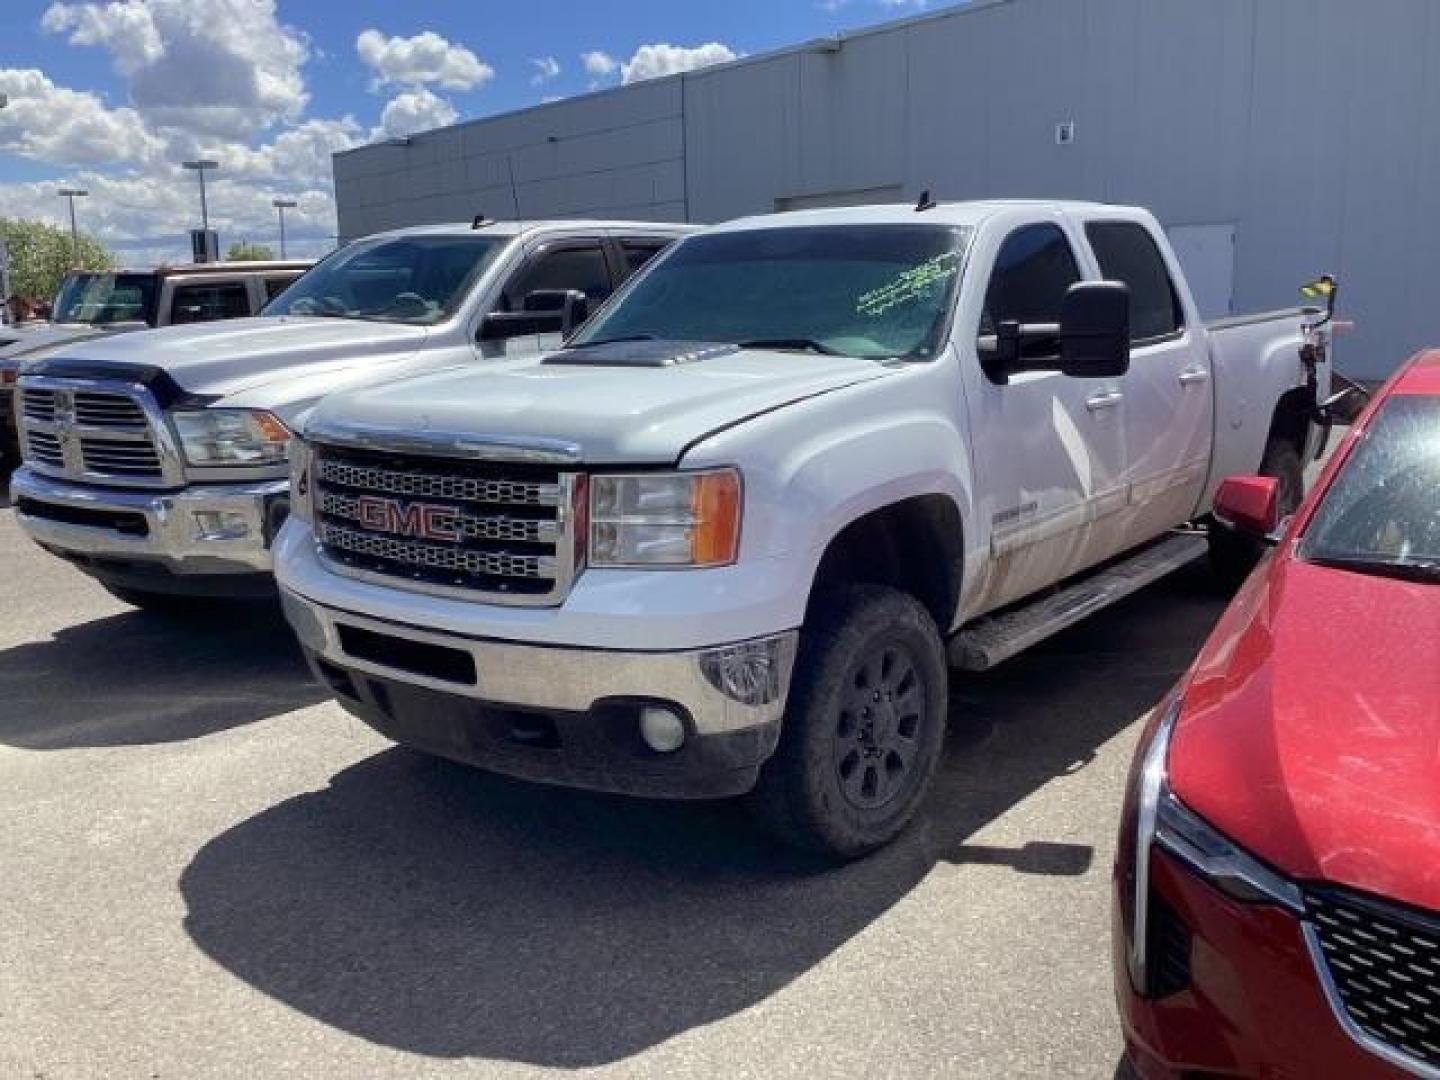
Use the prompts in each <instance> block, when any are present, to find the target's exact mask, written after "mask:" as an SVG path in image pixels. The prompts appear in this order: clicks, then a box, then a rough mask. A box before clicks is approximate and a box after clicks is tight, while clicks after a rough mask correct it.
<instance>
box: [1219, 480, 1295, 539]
mask: <svg viewBox="0 0 1440 1080" xmlns="http://www.w3.org/2000/svg"><path fill="white" fill-rule="evenodd" d="M1215 516H1216V518H1218V519H1219V520H1220V522H1221V524H1223V525H1228V526H1230V527H1231V528H1232V529H1237V530H1239V531H1240V532H1243V533H1249V534H1250V535H1252V536H1259V537H1268V536H1269V535H1270V534H1271V533H1273V532H1274V531H1275V530H1276V528H1277V527H1279V525H1280V481H1279V480H1276V479H1275V478H1274V477H1273V476H1231V477H1227V478H1226V479H1225V480H1224V481H1223V482H1222V483H1221V484H1220V490H1218V491H1217V492H1215Z"/></svg>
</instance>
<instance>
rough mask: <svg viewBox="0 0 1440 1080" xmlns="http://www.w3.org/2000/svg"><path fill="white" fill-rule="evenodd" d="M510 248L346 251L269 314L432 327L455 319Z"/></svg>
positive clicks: (382, 244) (466, 244) (474, 244)
mask: <svg viewBox="0 0 1440 1080" xmlns="http://www.w3.org/2000/svg"><path fill="white" fill-rule="evenodd" d="M508 242H509V238H508V237H503V236H410V237H404V238H401V239H394V240H374V241H362V242H360V243H356V244H352V245H351V246H349V247H347V248H342V249H341V250H340V251H337V252H336V253H335V254H334V255H331V256H330V257H329V258H328V259H326V260H325V261H324V262H322V263H320V264H318V265H317V266H315V267H314V268H313V269H312V270H310V271H309V272H308V273H306V274H304V275H303V276H301V277H300V278H299V279H298V280H297V281H296V282H295V283H294V284H293V285H291V286H290V287H289V288H288V289H286V290H285V291H284V292H283V293H281V294H280V295H279V296H277V297H276V298H275V299H274V300H272V301H271V302H270V303H269V304H268V305H267V306H266V308H265V311H264V314H266V315H309V316H318V317H330V318H338V319H369V320H372V321H376V322H396V323H410V324H412V325H419V326H428V325H431V324H433V323H438V322H442V321H444V320H445V319H448V318H449V317H450V316H451V315H453V314H454V313H455V310H456V308H458V307H459V306H460V303H461V301H462V300H464V298H465V296H466V295H467V294H468V293H469V291H470V287H471V286H472V285H473V284H474V283H475V281H476V280H477V279H478V278H479V277H480V275H481V274H482V273H483V272H484V271H485V268H486V267H487V266H489V265H490V263H491V262H492V261H493V260H494V258H495V256H496V255H497V254H498V253H499V251H500V250H501V249H502V248H503V247H504V246H505V245H506V244H507V243H508Z"/></svg>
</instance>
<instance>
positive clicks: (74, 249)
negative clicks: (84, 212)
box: [56, 187, 90, 267]
mask: <svg viewBox="0 0 1440 1080" xmlns="http://www.w3.org/2000/svg"><path fill="white" fill-rule="evenodd" d="M56 194H57V195H59V196H60V197H61V198H62V199H69V200H70V258H71V260H72V261H73V262H74V263H75V265H76V266H77V267H78V266H79V265H80V230H79V229H77V228H76V227H75V200H76V199H83V198H85V196H87V195H89V194H90V192H88V191H86V190H85V189H84V188H72V187H67V188H61V189H60V190H59V191H57V192H56Z"/></svg>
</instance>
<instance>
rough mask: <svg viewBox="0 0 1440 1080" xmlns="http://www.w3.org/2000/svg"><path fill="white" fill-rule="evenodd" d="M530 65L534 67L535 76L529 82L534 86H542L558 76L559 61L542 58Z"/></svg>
mask: <svg viewBox="0 0 1440 1080" xmlns="http://www.w3.org/2000/svg"><path fill="white" fill-rule="evenodd" d="M530 63H532V64H534V65H535V75H534V76H533V77H532V78H531V80H530V82H531V83H532V84H534V85H535V86H542V85H544V84H545V83H547V82H549V81H550V80H551V79H554V78H555V77H557V76H558V75H559V74H560V61H559V60H556V59H555V57H553V56H542V57H540V58H539V59H536V60H531V61H530Z"/></svg>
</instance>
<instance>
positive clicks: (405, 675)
mask: <svg viewBox="0 0 1440 1080" xmlns="http://www.w3.org/2000/svg"><path fill="white" fill-rule="evenodd" d="M281 601H282V603H283V605H284V609H285V617H286V618H287V619H288V620H289V622H290V625H291V626H292V627H293V628H294V630H295V633H296V635H297V636H298V637H299V639H300V643H301V645H303V646H304V647H305V649H306V651H307V652H309V653H310V654H312V655H313V656H314V657H317V658H318V659H320V660H322V661H325V662H326V663H328V664H331V665H333V666H335V667H338V668H340V669H343V670H344V671H345V672H359V673H363V674H368V675H373V676H376V677H378V678H381V679H388V680H394V681H397V682H401V683H407V684H410V685H412V686H418V687H423V688H425V689H428V690H435V691H440V692H442V693H445V694H450V695H454V696H457V697H462V698H469V699H472V700H476V701H482V702H484V703H486V704H489V705H498V706H505V707H513V708H521V709H534V710H539V711H553V712H559V713H586V712H589V711H590V710H592V709H594V708H596V707H597V706H598V705H600V704H602V703H605V702H609V701H618V700H624V701H658V702H665V703H671V704H675V705H678V706H680V707H681V708H682V709H683V710H684V711H685V712H686V713H687V714H688V716H689V719H690V721H691V724H692V725H693V734H696V735H700V736H706V735H730V734H734V733H737V732H742V731H747V730H751V729H755V728H763V727H769V726H773V725H776V724H778V723H779V721H780V717H781V714H782V713H783V712H784V709H785V701H786V698H787V697H788V695H789V690H790V676H791V673H792V670H793V668H794V664H795V650H796V645H797V642H798V640H799V632H798V631H795V630H790V631H786V632H783V633H780V634H777V635H774V636H773V637H772V638H767V639H762V640H763V641H764V642H766V643H767V645H766V647H767V648H773V650H774V665H775V668H774V675H775V681H774V687H773V694H772V695H771V696H770V697H769V699H768V700H767V701H766V702H765V703H764V704H758V705H748V704H744V703H742V702H740V701H738V700H735V699H734V698H733V697H730V696H728V695H727V694H725V693H723V692H722V691H721V690H720V689H719V688H718V687H717V686H716V684H715V683H714V682H713V681H712V680H711V678H710V677H709V676H707V674H706V670H705V667H704V666H702V661H706V660H708V659H712V658H713V657H714V656H715V654H717V653H721V652H724V651H726V650H727V649H728V648H731V647H728V646H719V647H716V648H714V649H694V650H683V651H676V652H630V651H618V650H615V651H612V650H607V649H579V648H565V647H560V646H540V645H527V644H524V643H521V642H513V641H496V640H489V639H476V638H466V637H460V636H458V635H455V634H443V633H434V632H432V631H429V630H424V629H421V628H419V627H416V626H409V625H404V624H400V623H394V622H388V621H384V620H380V619H371V618H367V617H365V616H363V615H353V614H350V613H349V612H344V611H338V610H335V609H332V608H328V607H325V606H324V605H321V604H317V603H315V602H314V601H312V600H309V599H307V598H305V597H303V596H300V595H299V594H297V593H294V592H291V591H290V590H288V589H284V588H282V589H281ZM353 630H359V631H362V632H365V634H366V635H374V636H373V637H367V639H366V640H368V641H370V642H371V649H370V658H366V657H362V656H357V655H355V654H354V653H353V652H351V651H347V649H346V646H345V640H344V634H345V632H347V631H353ZM771 642H773V646H772V645H770V644H769V643H771ZM407 643H413V644H416V645H419V646H431V647H437V648H439V649H441V650H448V651H450V652H453V653H456V654H462V655H468V657H469V658H470V660H471V661H472V662H473V664H474V676H475V677H474V679H473V680H466V681H452V680H451V679H445V678H435V677H432V676H428V675H425V674H421V673H419V672H418V671H416V670H414V669H413V667H405V666H399V658H400V656H401V654H402V653H403V652H404V651H405V650H404V649H403V648H397V647H395V646H397V645H398V646H401V647H403V646H404V645H406V644H407ZM756 644H758V643H756ZM377 646H378V648H377ZM387 646H388V647H387ZM377 654H378V655H381V656H382V657H384V658H385V659H391V658H392V657H393V658H394V659H393V660H391V662H389V663H381V662H377V661H376V660H375V659H374V656H375V655H377Z"/></svg>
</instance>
